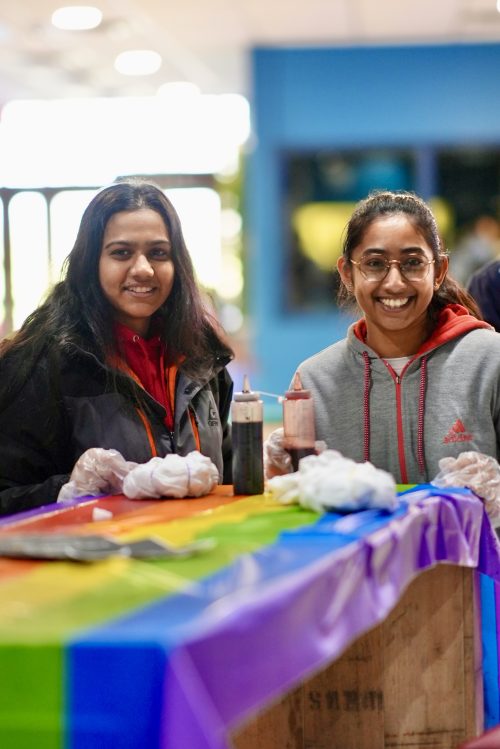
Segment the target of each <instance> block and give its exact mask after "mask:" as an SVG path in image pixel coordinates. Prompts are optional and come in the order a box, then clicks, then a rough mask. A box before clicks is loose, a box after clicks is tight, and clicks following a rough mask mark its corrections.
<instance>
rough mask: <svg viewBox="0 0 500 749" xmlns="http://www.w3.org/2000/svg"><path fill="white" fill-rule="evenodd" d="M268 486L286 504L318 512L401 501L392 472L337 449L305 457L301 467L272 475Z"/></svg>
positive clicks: (388, 505)
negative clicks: (351, 458)
mask: <svg viewBox="0 0 500 749" xmlns="http://www.w3.org/2000/svg"><path fill="white" fill-rule="evenodd" d="M266 490H267V491H268V492H270V493H271V494H272V495H273V496H274V497H275V499H277V500H278V501H279V502H281V503H282V504H293V503H298V504H300V505H302V506H303V507H307V508H309V509H311V510H314V511H315V512H325V511H327V510H341V511H344V512H345V511H353V510H361V509H366V508H370V507H373V508H378V509H387V510H394V509H395V507H396V506H397V504H398V499H397V497H396V483H395V481H394V478H393V477H392V476H391V474H390V473H387V471H382V470H380V469H379V468H375V466H374V465H373V464H372V463H368V462H366V463H356V462H355V461H354V460H350V459H349V458H344V456H343V455H341V453H339V452H337V451H336V450H325V451H324V452H323V453H322V454H321V455H309V456H307V457H305V458H302V460H301V461H300V464H299V470H298V471H296V472H295V473H289V474H287V475H284V476H275V477H274V478H271V479H268V481H267V482H266Z"/></svg>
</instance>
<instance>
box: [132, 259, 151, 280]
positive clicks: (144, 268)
mask: <svg viewBox="0 0 500 749" xmlns="http://www.w3.org/2000/svg"><path fill="white" fill-rule="evenodd" d="M131 272H132V273H133V274H134V276H138V277H140V278H151V276H154V273H155V272H154V268H153V267H152V265H151V263H150V262H149V260H148V259H147V257H146V256H145V255H142V254H140V255H137V257H136V258H135V261H134V264H133V266H132V268H131Z"/></svg>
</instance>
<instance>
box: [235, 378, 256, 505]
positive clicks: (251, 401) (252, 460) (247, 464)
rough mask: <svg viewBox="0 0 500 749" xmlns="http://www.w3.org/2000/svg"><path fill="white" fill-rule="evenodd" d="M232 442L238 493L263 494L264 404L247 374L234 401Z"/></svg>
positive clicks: (236, 491) (236, 490)
mask: <svg viewBox="0 0 500 749" xmlns="http://www.w3.org/2000/svg"><path fill="white" fill-rule="evenodd" d="M231 422H232V427H231V429H232V443H233V490H234V493H235V494H262V492H263V491H264V461H263V448H262V423H263V404H262V401H261V400H260V399H259V393H252V391H251V390H250V385H249V382H248V377H247V376H246V375H245V376H244V378H243V390H242V392H241V393H235V394H234V400H233V402H232V404H231Z"/></svg>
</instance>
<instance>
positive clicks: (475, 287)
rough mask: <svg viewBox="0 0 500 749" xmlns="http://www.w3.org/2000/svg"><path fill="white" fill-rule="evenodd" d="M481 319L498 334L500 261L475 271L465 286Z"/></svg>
mask: <svg viewBox="0 0 500 749" xmlns="http://www.w3.org/2000/svg"><path fill="white" fill-rule="evenodd" d="M467 290H468V291H469V293H470V294H471V296H473V297H474V299H475V300H476V302H477V304H478V307H479V309H480V310H481V314H482V316H483V318H484V319H485V320H486V321H487V322H489V323H490V325H493V327H494V328H495V330H496V331H497V332H500V260H493V261H492V262H491V263H487V264H486V265H484V266H483V267H482V268H480V269H479V270H477V271H476V272H475V273H474V274H473V276H472V278H471V279H470V280H469V283H468V284H467Z"/></svg>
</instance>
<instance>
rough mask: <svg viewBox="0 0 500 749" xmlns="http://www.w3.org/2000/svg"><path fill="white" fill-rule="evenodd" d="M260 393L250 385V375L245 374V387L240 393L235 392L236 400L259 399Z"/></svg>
mask: <svg viewBox="0 0 500 749" xmlns="http://www.w3.org/2000/svg"><path fill="white" fill-rule="evenodd" d="M259 397H260V393H254V392H253V390H252V389H251V387H250V380H249V379H248V375H243V387H242V389H241V392H240V393H235V394H234V400H235V401H258V400H259Z"/></svg>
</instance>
